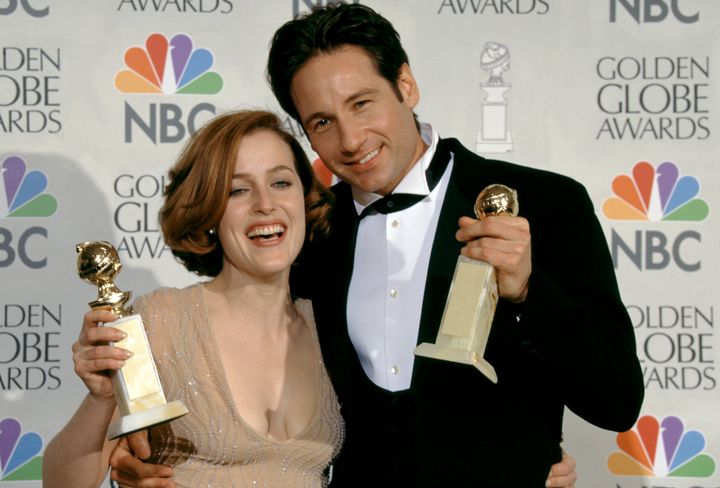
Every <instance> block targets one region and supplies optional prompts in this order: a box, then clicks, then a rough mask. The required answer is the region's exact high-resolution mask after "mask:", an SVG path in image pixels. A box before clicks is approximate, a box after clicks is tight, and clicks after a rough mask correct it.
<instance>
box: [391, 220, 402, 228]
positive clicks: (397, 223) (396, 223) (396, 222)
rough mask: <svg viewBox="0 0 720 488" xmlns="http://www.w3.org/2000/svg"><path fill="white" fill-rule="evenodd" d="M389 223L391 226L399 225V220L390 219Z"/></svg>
mask: <svg viewBox="0 0 720 488" xmlns="http://www.w3.org/2000/svg"><path fill="white" fill-rule="evenodd" d="M390 225H392V226H393V227H397V226H398V225H400V222H399V221H398V220H397V219H395V220H393V221H392V223H391V224H390Z"/></svg>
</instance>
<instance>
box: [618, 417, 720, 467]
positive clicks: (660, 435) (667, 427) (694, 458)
mask: <svg viewBox="0 0 720 488" xmlns="http://www.w3.org/2000/svg"><path fill="white" fill-rule="evenodd" d="M617 445H618V447H619V448H620V451H615V452H613V453H612V454H610V457H609V458H608V462H607V464H608V469H609V470H610V472H611V473H613V474H615V475H618V476H644V477H657V478H664V477H681V478H708V477H710V476H712V474H713V473H714V472H715V461H714V460H713V458H712V457H711V456H710V455H708V454H707V453H704V452H702V451H703V449H705V437H704V436H703V435H702V434H701V433H700V432H698V431H697V430H688V431H686V430H685V426H684V424H683V421H682V420H680V418H678V417H676V416H672V415H671V416H668V417H665V418H664V419H663V420H662V422H658V420H657V419H656V418H655V417H653V416H651V415H645V416H643V417H640V419H639V420H638V422H637V424H636V425H635V429H634V430H628V431H627V432H621V433H620V434H618V436H617Z"/></svg>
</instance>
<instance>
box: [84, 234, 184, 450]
mask: <svg viewBox="0 0 720 488" xmlns="http://www.w3.org/2000/svg"><path fill="white" fill-rule="evenodd" d="M75 250H76V251H77V253H78V259H77V269H78V275H79V276H80V278H82V279H83V280H85V281H87V282H88V283H91V284H93V285H96V286H97V287H98V297H97V299H96V300H93V301H92V302H90V304H89V305H90V308H92V309H93V310H110V311H112V312H113V313H114V314H115V316H116V317H117V320H115V321H114V322H110V323H105V324H102V325H103V326H111V327H115V328H116V329H119V330H121V331H123V332H125V333H126V334H127V337H126V338H125V339H123V340H122V341H119V342H115V343H112V345H117V346H119V347H122V348H123V349H127V350H128V351H132V353H133V356H132V357H131V358H130V359H128V360H127V361H126V362H125V365H124V366H123V367H122V368H120V369H118V370H115V371H111V373H110V375H111V378H112V382H113V390H114V393H115V400H116V402H117V407H118V410H119V412H120V418H119V419H118V420H116V421H114V422H112V423H111V424H110V426H109V427H108V439H114V438H116V437H120V436H122V435H125V434H129V433H131V432H135V431H137V430H142V429H145V428H147V427H150V426H152V425H156V424H161V423H163V422H168V421H170V420H173V419H176V418H178V417H181V416H183V415H185V414H186V413H188V409H187V407H185V405H184V404H183V403H182V402H180V401H174V402H169V403H168V402H167V401H166V400H165V394H164V393H163V389H162V385H161V384H160V377H159V376H158V372H157V368H156V367H155V361H153V357H152V352H151V351H150V345H149V344H148V340H147V336H146V335H145V327H144V325H143V321H142V318H141V317H140V315H138V314H133V311H132V308H131V307H126V306H125V303H126V302H127V301H128V300H129V299H130V296H131V295H132V293H131V292H129V291H120V290H119V289H118V288H117V287H116V286H115V283H113V279H114V278H115V276H116V275H117V274H118V272H119V271H120V268H121V267H122V265H121V264H120V257H119V256H118V253H117V250H115V248H114V247H113V245H112V244H110V243H109V242H105V241H94V242H83V243H81V244H78V245H77V246H76V248H75Z"/></svg>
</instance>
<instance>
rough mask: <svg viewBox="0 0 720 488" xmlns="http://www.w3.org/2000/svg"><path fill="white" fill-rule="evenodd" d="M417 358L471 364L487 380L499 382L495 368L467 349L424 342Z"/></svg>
mask: <svg viewBox="0 0 720 488" xmlns="http://www.w3.org/2000/svg"><path fill="white" fill-rule="evenodd" d="M415 354H416V355H417V356H423V357H426V358H433V359H441V360H444V361H452V362H453V363H460V364H470V365H472V366H475V367H476V368H477V369H478V370H479V371H480V372H481V373H482V374H484V375H485V377H486V378H487V379H489V380H490V381H492V382H493V383H497V382H498V377H497V373H495V368H493V367H492V365H491V364H490V363H488V362H487V361H485V359H483V357H482V356H481V355H480V354H478V353H477V351H469V350H467V349H457V348H454V347H444V346H439V345H437V344H431V343H429V342H424V343H422V344H420V345H419V346H417V347H416V348H415Z"/></svg>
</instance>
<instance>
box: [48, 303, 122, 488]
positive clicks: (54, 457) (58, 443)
mask: <svg viewBox="0 0 720 488" xmlns="http://www.w3.org/2000/svg"><path fill="white" fill-rule="evenodd" d="M113 320H115V318H114V316H113V314H112V313H111V312H107V311H92V312H88V313H87V314H85V319H84V320H83V326H82V331H81V332H80V337H79V338H78V340H77V341H76V342H75V343H74V344H73V348H72V349H73V362H74V364H75V373H76V374H77V375H78V376H79V377H80V379H81V380H82V381H83V382H84V383H85V386H87V388H88V390H89V392H88V394H87V396H86V397H85V399H84V400H83V402H82V403H81V404H80V406H79V407H78V409H77V411H76V412H75V415H73V417H72V418H71V419H70V421H69V422H68V423H67V425H65V427H64V428H63V429H62V430H61V431H60V432H59V433H58V435H57V436H55V438H54V439H53V440H52V441H51V442H50V443H49V444H48V446H47V448H46V449H45V453H44V456H43V486H44V487H45V488H53V487H58V488H66V487H68V486H72V487H73V488H85V487H88V488H96V487H98V486H99V485H100V484H101V483H102V481H103V479H104V478H105V475H106V473H107V471H108V459H109V457H110V452H111V451H112V449H113V448H114V447H115V444H117V441H108V440H106V436H107V429H108V425H109V424H110V421H111V420H112V418H113V415H116V405H115V397H114V396H113V388H112V381H111V379H110V376H109V374H108V371H109V370H117V369H119V368H121V367H122V366H123V364H124V361H125V360H126V359H128V357H129V356H130V353H129V352H128V351H126V350H124V349H121V348H119V347H112V346H109V345H107V344H108V343H109V342H116V341H119V340H121V339H122V338H123V337H124V333H123V332H121V331H119V330H117V329H114V328H112V327H99V325H100V324H101V323H102V322H112V321H113Z"/></svg>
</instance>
